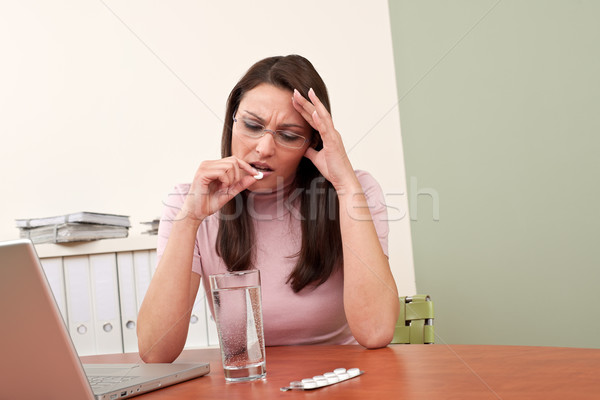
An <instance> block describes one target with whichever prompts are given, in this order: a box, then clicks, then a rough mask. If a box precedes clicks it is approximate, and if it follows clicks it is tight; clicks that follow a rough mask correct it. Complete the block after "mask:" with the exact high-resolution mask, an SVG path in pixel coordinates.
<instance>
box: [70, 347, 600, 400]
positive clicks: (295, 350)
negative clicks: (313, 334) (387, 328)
mask: <svg viewBox="0 0 600 400" xmlns="http://www.w3.org/2000/svg"><path fill="white" fill-rule="evenodd" d="M82 359H83V361H84V362H86V363H93V362H137V361H138V360H139V359H138V357H137V354H118V355H102V356H88V357H82ZM200 360H207V361H210V367H211V373H210V374H209V375H207V376H204V377H202V378H198V379H195V380H192V381H188V382H184V383H181V384H179V385H175V386H172V387H168V388H165V389H161V390H159V391H156V392H152V393H148V394H145V395H142V396H140V397H136V399H137V398H139V399H140V400H156V399H178V400H185V399H219V400H230V399H253V398H257V399H261V400H267V399H299V398H312V399H315V398H326V399H362V400H364V399H377V400H384V399H428V400H429V399H461V400H464V399H477V400H481V399H503V400H508V399H528V400H531V399H544V400H548V399H561V400H564V399H592V398H593V399H598V398H600V349H575V348H553V347H522V346H470V345H451V346H450V345H393V346H389V347H387V348H384V349H379V350H366V349H364V348H362V347H360V346H290V347H269V348H267V378H266V379H265V380H262V381H255V382H244V383H226V382H225V378H224V377H223V368H222V367H221V359H220V355H219V350H218V349H204V350H186V351H184V352H183V353H182V355H181V356H180V357H179V358H178V360H177V361H181V362H184V361H200ZM338 367H344V368H352V367H358V368H360V369H362V370H363V371H365V374H364V375H361V376H360V377H357V378H354V379H351V380H349V381H346V382H343V383H340V384H336V385H333V386H329V387H324V388H321V389H317V390H312V391H289V392H281V391H280V390H279V388H280V387H283V386H287V385H288V384H289V382H290V381H293V380H299V379H302V378H307V377H312V376H314V375H319V374H321V373H323V372H326V371H331V370H333V369H335V368H338Z"/></svg>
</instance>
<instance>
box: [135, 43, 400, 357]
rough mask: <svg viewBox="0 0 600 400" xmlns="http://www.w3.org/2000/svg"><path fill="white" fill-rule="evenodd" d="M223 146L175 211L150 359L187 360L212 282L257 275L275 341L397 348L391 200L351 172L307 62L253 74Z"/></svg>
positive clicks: (142, 337) (151, 321)
mask: <svg viewBox="0 0 600 400" xmlns="http://www.w3.org/2000/svg"><path fill="white" fill-rule="evenodd" d="M221 152H222V157H223V158H222V159H220V160H210V161H204V162H202V163H201V164H200V166H199V168H198V170H197V171H196V174H195V176H194V179H193V181H192V183H191V184H189V185H179V186H177V187H176V193H175V195H174V196H171V197H170V200H169V205H168V206H167V207H166V208H165V212H164V215H163V218H162V219H161V226H160V229H159V242H158V249H157V252H158V257H159V263H158V266H157V268H156V271H155V274H154V277H153V278H152V281H151V283H150V286H149V288H148V291H147V293H146V296H145V298H144V302H143V304H142V307H141V309H140V312H139V315H138V345H139V352H140V355H141V357H142V359H143V360H144V361H146V362H170V361H172V360H174V359H175V358H177V356H178V355H179V354H180V353H181V351H182V349H183V346H184V344H185V341H186V337H187V330H188V324H189V318H190V313H191V309H192V305H193V303H194V299H195V297H196V294H197V292H198V288H199V286H200V282H201V276H202V275H204V276H205V279H204V281H203V284H204V289H205V290H206V292H207V293H210V288H209V284H208V275H209V274H215V273H222V272H226V271H228V270H229V271H236V270H245V269H252V268H257V269H260V270H261V278H262V298H263V325H264V333H265V343H266V345H267V346H269V345H285V344H346V343H357V342H358V343H359V344H361V345H363V346H365V347H367V348H377V347H383V346H386V345H387V344H388V343H389V342H390V341H391V338H392V336H393V331H394V325H395V322H396V319H397V316H398V312H399V311H398V310H399V308H398V307H399V304H398V293H397V290H396V285H395V282H394V279H393V276H392V274H391V271H390V267H389V264H388V259H387V255H386V254H387V229H388V228H387V222H386V212H385V206H383V195H382V193H381V189H380V188H379V186H378V185H377V183H376V182H375V180H374V179H373V178H372V177H371V176H370V175H369V174H367V173H365V172H360V171H357V172H355V171H354V170H353V169H352V165H351V164H350V161H349V159H348V156H347V154H346V151H345V149H344V146H343V143H342V139H341V136H340V134H339V132H337V131H336V129H335V127H334V125H333V122H332V119H331V115H330V106H329V100H328V95H327V89H326V87H325V84H324V83H323V81H322V79H321V77H320V76H319V74H318V73H317V71H316V70H315V69H314V67H313V66H312V64H311V63H310V62H309V61H308V60H306V59H305V58H303V57H301V56H298V55H290V56H286V57H270V58H267V59H264V60H261V61H259V62H257V63H256V64H255V65H253V66H252V67H251V68H250V69H249V70H248V72H247V73H246V74H245V75H244V77H242V79H241V80H240V81H239V82H238V84H237V85H236V86H235V87H234V88H233V90H232V92H231V94H230V96H229V99H228V101H227V109H226V119H225V123H224V127H223V136H222V149H221ZM367 200H369V202H367ZM209 298H210V296H209Z"/></svg>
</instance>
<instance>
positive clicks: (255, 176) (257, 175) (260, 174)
mask: <svg viewBox="0 0 600 400" xmlns="http://www.w3.org/2000/svg"><path fill="white" fill-rule="evenodd" d="M254 178H255V179H262V178H263V173H262V172H261V171H258V174H256V175H254Z"/></svg>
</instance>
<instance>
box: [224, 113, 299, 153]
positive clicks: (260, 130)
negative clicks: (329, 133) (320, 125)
mask: <svg viewBox="0 0 600 400" xmlns="http://www.w3.org/2000/svg"><path fill="white" fill-rule="evenodd" d="M233 122H241V124H239V125H238V130H239V132H240V133H242V134H243V135H244V136H247V137H249V138H251V139H260V138H261V137H263V136H265V134H266V133H270V134H271V135H273V139H274V140H275V143H277V144H279V145H281V146H284V147H289V148H290V149H299V148H301V147H302V146H304V144H305V143H306V140H307V138H305V137H304V136H302V135H299V134H297V133H295V132H291V131H286V130H276V131H274V130H271V129H267V128H265V127H264V126H263V125H261V124H259V123H258V122H256V121H253V120H251V119H246V118H240V119H237V118H236V117H233Z"/></svg>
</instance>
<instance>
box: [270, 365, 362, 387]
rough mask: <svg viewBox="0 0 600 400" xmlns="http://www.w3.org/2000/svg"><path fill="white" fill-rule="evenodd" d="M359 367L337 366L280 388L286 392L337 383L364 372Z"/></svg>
mask: <svg viewBox="0 0 600 400" xmlns="http://www.w3.org/2000/svg"><path fill="white" fill-rule="evenodd" d="M364 373H365V372H364V371H361V370H360V369H358V368H350V369H346V368H336V369H334V370H333V371H332V372H325V373H324V374H323V375H317V376H313V377H312V378H306V379H302V380H301V381H293V382H290V386H286V387H282V388H281V389H280V390H281V391H282V392H286V391H288V390H312V389H318V388H322V387H325V386H331V385H335V384H336V383H340V382H343V381H347V380H348V379H352V378H355V377H357V376H359V375H362V374H364Z"/></svg>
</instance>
